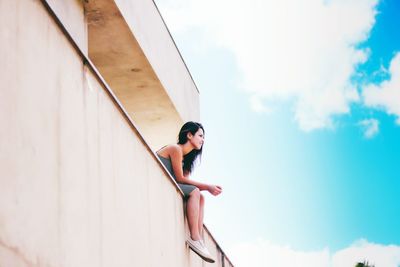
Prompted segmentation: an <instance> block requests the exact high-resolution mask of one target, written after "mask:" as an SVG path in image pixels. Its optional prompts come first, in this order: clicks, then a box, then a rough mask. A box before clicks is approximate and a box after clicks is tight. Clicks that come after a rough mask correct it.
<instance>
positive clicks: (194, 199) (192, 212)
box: [186, 188, 200, 240]
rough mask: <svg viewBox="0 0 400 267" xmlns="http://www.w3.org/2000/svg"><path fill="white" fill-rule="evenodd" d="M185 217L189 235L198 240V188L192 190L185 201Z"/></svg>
mask: <svg viewBox="0 0 400 267" xmlns="http://www.w3.org/2000/svg"><path fill="white" fill-rule="evenodd" d="M186 209H187V218H188V223H189V230H190V236H191V238H192V239H193V240H200V233H199V225H198V224H199V212H200V190H199V189H198V188H196V189H195V190H193V191H192V192H191V193H190V195H189V199H188V201H187V205H186Z"/></svg>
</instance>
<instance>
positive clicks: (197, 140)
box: [189, 128, 204, 150]
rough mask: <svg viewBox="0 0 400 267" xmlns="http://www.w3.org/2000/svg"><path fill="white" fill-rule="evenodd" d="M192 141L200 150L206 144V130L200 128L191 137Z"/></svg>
mask: <svg viewBox="0 0 400 267" xmlns="http://www.w3.org/2000/svg"><path fill="white" fill-rule="evenodd" d="M189 141H190V143H191V144H192V145H193V147H194V148H195V149H197V150H200V149H201V147H202V146H203V144H204V132H203V129H201V128H199V129H198V130H197V132H196V133H195V134H194V135H193V136H192V138H190V139H189Z"/></svg>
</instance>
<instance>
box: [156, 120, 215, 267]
mask: <svg viewBox="0 0 400 267" xmlns="http://www.w3.org/2000/svg"><path fill="white" fill-rule="evenodd" d="M203 143H204V128H203V126H202V125H201V124H200V123H197V122H192V121H189V122H187V123H185V124H184V125H183V126H182V128H181V130H180V132H179V137H178V144H172V145H167V146H165V147H163V148H161V149H160V150H159V151H157V155H158V157H159V159H160V160H161V162H162V163H163V164H164V166H165V167H166V168H167V170H168V171H169V173H170V174H171V176H172V177H173V178H174V179H175V180H176V182H177V183H178V185H179V187H180V188H181V189H182V191H183V193H184V195H185V200H187V205H186V214H187V219H188V223H189V229H190V237H188V239H187V241H186V242H187V243H188V245H189V247H190V248H191V249H192V250H193V251H194V252H196V253H197V254H198V255H199V256H200V257H202V258H203V259H204V260H205V261H207V262H215V260H214V259H213V258H212V256H211V255H210V252H209V251H208V249H207V248H206V246H205V245H204V241H203V240H202V239H201V236H202V232H203V214H204V197H203V195H202V194H201V193H200V191H203V190H207V191H208V192H210V193H211V194H212V195H214V196H217V195H219V194H220V193H221V192H222V188H221V187H220V186H217V185H211V184H203V183H200V182H196V181H193V180H190V179H189V175H190V173H191V172H192V171H193V167H194V164H195V161H196V159H197V158H198V157H201V153H202V150H203Z"/></svg>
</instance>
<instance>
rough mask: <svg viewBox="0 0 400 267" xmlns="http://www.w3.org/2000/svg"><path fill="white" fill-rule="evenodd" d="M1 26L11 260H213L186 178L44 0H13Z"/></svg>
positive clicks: (0, 224) (1, 144) (2, 205)
mask: <svg viewBox="0 0 400 267" xmlns="http://www.w3.org/2000/svg"><path fill="white" fill-rule="evenodd" d="M76 19H77V20H76V21H75V23H77V21H79V17H77V18H76ZM81 23H82V25H83V24H84V23H85V21H84V20H81ZM0 34H1V35H0V37H1V42H0V46H1V49H0V58H1V59H2V60H1V61H0V66H1V69H2V71H1V72H0V80H1V81H2V82H1V83H0V85H1V87H0V136H1V138H0V266H6V267H9V266H12V267H20V266H21V267H26V266H29V267H32V266H35V267H36V266H37V267H53V266H54V267H56V266H57V267H59V266H63V267H69V266H71V267H79V266H82V267H87V266H109V267H119V266H121V267H122V266H154V267H158V266H171V267H172V266H174V267H180V266H182V267H183V266H194V267H197V266H208V264H206V263H204V262H203V261H201V260H200V259H199V258H198V257H197V256H195V255H194V254H193V253H192V252H190V251H189V249H188V248H187V247H186V245H185V236H186V234H187V225H186V224H185V221H184V213H183V204H182V198H181V195H180V194H179V192H178V190H177V188H176V187H175V186H174V184H173V183H172V181H171V180H169V179H168V178H167V176H166V174H165V172H164V171H163V169H162V168H161V167H160V165H159V162H158V161H157V160H156V159H155V157H154V155H153V154H152V153H151V152H149V149H148V147H147V146H146V144H145V143H143V142H142V141H141V140H140V138H139V136H138V135H137V133H136V132H134V131H133V130H132V125H130V124H129V123H128V121H127V120H126V119H125V118H124V117H123V116H121V112H120V110H119V109H118V108H117V106H116V105H115V103H114V102H113V101H112V99H111V98H110V96H109V95H108V94H107V93H106V91H105V90H104V89H103V88H102V87H101V85H100V84H99V83H98V81H97V80H96V79H95V78H94V76H93V74H92V73H91V72H90V71H89V70H88V69H87V68H86V67H85V66H84V65H83V64H82V59H81V58H80V57H79V56H78V54H77V53H76V52H75V51H74V50H73V48H72V46H71V45H70V43H69V42H68V41H67V39H66V38H65V36H64V35H63V33H62V32H61V31H60V30H59V29H58V27H57V26H56V25H55V23H54V22H53V20H52V19H51V18H50V17H49V16H48V14H47V12H46V11H45V9H44V8H43V6H42V4H41V3H40V2H39V1H37V0H16V1H4V0H1V1H0ZM82 38H83V37H82ZM206 243H207V245H208V247H209V248H210V250H211V251H212V253H213V254H217V252H215V251H216V244H215V242H214V241H213V240H212V239H211V237H210V236H209V234H208V233H206ZM215 256H217V257H218V259H219V256H218V255H215ZM210 266H222V263H219V265H210ZM225 266H227V265H225Z"/></svg>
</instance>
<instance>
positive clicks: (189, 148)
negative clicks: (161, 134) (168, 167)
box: [178, 142, 193, 156]
mask: <svg viewBox="0 0 400 267" xmlns="http://www.w3.org/2000/svg"><path fill="white" fill-rule="evenodd" d="M178 146H180V147H181V149H182V154H183V156H185V155H186V154H189V153H190V152H191V151H192V150H193V146H192V144H191V143H190V142H186V143H185V144H183V145H182V144H178Z"/></svg>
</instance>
